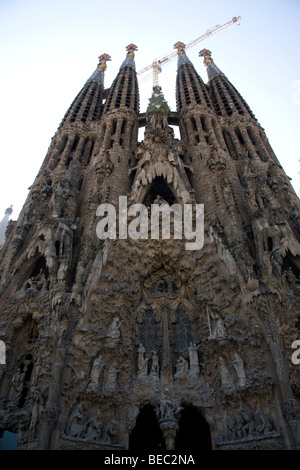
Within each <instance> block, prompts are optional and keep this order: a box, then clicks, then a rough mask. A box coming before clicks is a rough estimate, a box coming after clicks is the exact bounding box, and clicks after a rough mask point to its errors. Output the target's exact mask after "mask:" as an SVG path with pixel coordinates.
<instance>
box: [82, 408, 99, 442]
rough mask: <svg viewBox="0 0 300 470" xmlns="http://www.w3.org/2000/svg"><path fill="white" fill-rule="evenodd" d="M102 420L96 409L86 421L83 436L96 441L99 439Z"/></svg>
mask: <svg viewBox="0 0 300 470" xmlns="http://www.w3.org/2000/svg"><path fill="white" fill-rule="evenodd" d="M101 430H102V420H101V413H100V412H99V411H98V412H97V413H96V414H95V415H93V416H91V417H90V418H89V419H88V420H87V422H86V433H85V437H86V438H88V439H90V440H94V441H98V440H100V439H101Z"/></svg>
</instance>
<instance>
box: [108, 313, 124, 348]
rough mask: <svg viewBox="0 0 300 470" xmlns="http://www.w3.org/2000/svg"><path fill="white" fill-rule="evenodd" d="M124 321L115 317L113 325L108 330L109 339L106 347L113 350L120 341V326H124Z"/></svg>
mask: <svg viewBox="0 0 300 470" xmlns="http://www.w3.org/2000/svg"><path fill="white" fill-rule="evenodd" d="M122 323H123V321H121V322H120V321H119V317H115V318H114V319H113V321H112V323H111V325H110V326H109V328H108V332H107V335H106V336H107V339H106V345H107V346H108V347H110V348H113V347H115V346H116V344H117V342H118V341H119V339H120V335H121V333H120V326H121V325H122Z"/></svg>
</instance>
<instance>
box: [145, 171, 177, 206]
mask: <svg viewBox="0 0 300 470" xmlns="http://www.w3.org/2000/svg"><path fill="white" fill-rule="evenodd" d="M157 197H159V198H161V199H163V200H165V201H166V202H167V203H168V204H169V205H170V206H171V205H172V204H175V203H176V202H177V201H176V198H175V196H174V194H173V193H172V191H171V189H170V188H169V186H168V184H167V183H166V180H165V179H164V177H163V176H157V177H156V178H155V179H154V180H153V182H152V184H151V187H150V189H149V191H148V193H147V194H146V196H145V198H144V201H143V204H144V205H145V206H147V207H150V205H151V204H154V201H155V200H157Z"/></svg>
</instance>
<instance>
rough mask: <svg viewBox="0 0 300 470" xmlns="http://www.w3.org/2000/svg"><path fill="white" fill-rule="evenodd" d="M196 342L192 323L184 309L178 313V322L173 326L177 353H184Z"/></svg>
mask: <svg viewBox="0 0 300 470" xmlns="http://www.w3.org/2000/svg"><path fill="white" fill-rule="evenodd" d="M193 342H194V338H193V335H192V326H191V321H190V319H189V317H188V315H187V313H186V312H185V311H184V310H183V309H179V310H178V311H177V320H176V323H175V325H174V326H173V345H174V350H175V351H184V350H185V349H187V348H188V346H189V345H190V344H191V343H193Z"/></svg>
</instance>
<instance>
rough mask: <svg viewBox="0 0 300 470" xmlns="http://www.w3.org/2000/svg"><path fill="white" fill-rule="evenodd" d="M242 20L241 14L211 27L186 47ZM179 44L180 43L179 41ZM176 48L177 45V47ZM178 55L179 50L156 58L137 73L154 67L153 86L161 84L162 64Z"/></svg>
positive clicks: (188, 47) (168, 62)
mask: <svg viewBox="0 0 300 470" xmlns="http://www.w3.org/2000/svg"><path fill="white" fill-rule="evenodd" d="M240 20H241V17H240V16H235V17H234V18H232V20H230V21H228V22H227V23H224V24H223V25H217V26H215V27H214V28H212V29H209V30H208V31H206V33H205V34H203V35H202V36H200V37H199V38H197V39H195V40H194V41H192V42H190V43H189V44H187V45H185V49H190V48H191V47H193V46H195V45H196V44H198V42H200V41H203V40H204V39H206V38H208V37H210V36H212V35H213V34H216V33H218V32H219V31H222V30H223V29H225V28H227V27H228V26H231V25H232V24H235V23H238V24H239V21H240ZM177 44H178V43H177ZM175 46H176V45H175ZM175 46H174V47H175ZM175 48H176V47H175ZM176 57H177V51H174V52H171V53H170V54H168V55H166V56H164V57H163V58H162V59H160V60H157V59H155V60H154V61H153V62H152V64H150V65H148V66H147V67H145V68H143V69H142V70H140V71H139V72H138V73H137V75H142V74H143V73H145V72H147V71H148V70H150V69H152V75H153V88H155V87H158V86H159V80H158V75H159V73H160V72H161V71H162V66H165V65H168V64H170V63H171V62H172V61H173V60H174V59H176ZM147 79H148V76H147V77H145V78H143V79H142V80H141V82H143V81H144V80H147Z"/></svg>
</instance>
